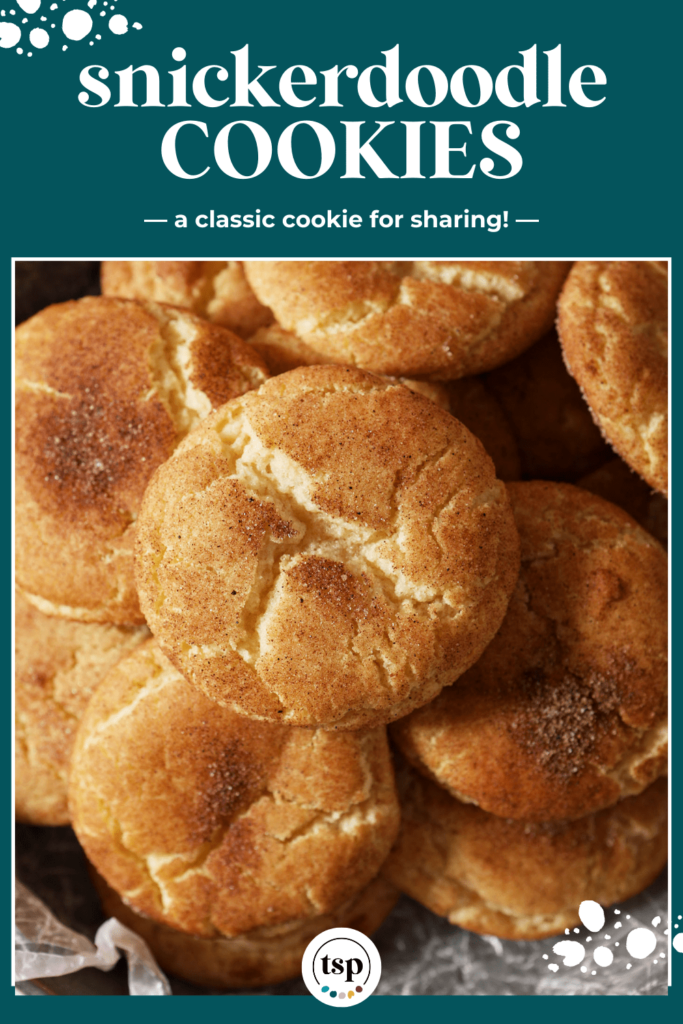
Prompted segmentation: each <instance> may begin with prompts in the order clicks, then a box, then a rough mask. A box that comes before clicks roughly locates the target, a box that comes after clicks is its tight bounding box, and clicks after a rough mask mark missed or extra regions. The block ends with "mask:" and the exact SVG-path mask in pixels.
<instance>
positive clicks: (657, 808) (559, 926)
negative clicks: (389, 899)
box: [382, 770, 667, 939]
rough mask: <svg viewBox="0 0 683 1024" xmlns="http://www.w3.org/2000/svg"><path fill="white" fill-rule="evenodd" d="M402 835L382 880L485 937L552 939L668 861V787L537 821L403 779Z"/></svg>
mask: <svg viewBox="0 0 683 1024" xmlns="http://www.w3.org/2000/svg"><path fill="white" fill-rule="evenodd" d="M398 781H399V792H400V797H401V811H402V819H401V832H400V835H399V838H398V840H397V842H396V845H395V846H394V848H393V850H392V852H391V854H390V855H389V858H388V859H387V861H386V862H385V864H384V867H383V868H382V874H383V875H384V877H385V878H387V879H389V881H391V882H392V883H393V884H394V885H396V886H398V888H399V889H401V890H402V891H403V892H405V893H407V894H408V895H409V896H412V897H413V899H416V900H418V901H419V902H420V903H422V904H424V906H426V907H428V908H429V909H430V910H432V911H433V912H434V913H435V914H440V915H441V916H442V917H446V918H448V920H449V921H450V922H451V924H457V925H460V927H461V928H467V929H469V930H470V931H473V932H480V933H481V934H483V935H497V936H499V937H500V938H501V939H542V938H545V937H546V936H548V935H557V934H560V933H561V932H563V931H564V929H565V928H572V927H573V926H575V925H578V924H579V923H580V922H579V905H580V903H581V902H582V901H583V900H595V901H596V902H598V903H600V904H601V906H603V907H608V906H610V905H611V904H612V903H617V902H619V901H621V900H625V899H628V898H629V897H630V896H635V895H636V893H639V892H641V891H642V890H643V889H645V888H646V887H647V886H648V885H649V884H650V883H651V882H653V881H654V879H655V878H656V877H657V875H658V874H659V872H660V871H661V870H662V868H663V867H664V865H665V863H666V858H667V787H666V780H665V779H659V780H658V781H657V782H655V783H653V784H652V785H651V786H649V787H648V789H646V790H645V791H644V792H643V793H641V794H640V795H639V796H634V797H627V798H626V799H625V800H620V801H619V803H617V804H615V805H614V806H613V807H610V808H609V809H607V810H603V811H600V812H599V813H597V814H590V815H588V816H587V817H584V818H579V819H578V820H577V821H572V822H546V823H542V824H530V823H529V822H525V821H513V820H511V819H505V818H498V817H496V816H495V815H493V814H487V813H486V811H482V810H481V809H480V808H478V807H473V806H472V805H471V804H464V803H461V802H460V801H459V800H456V799H455V798H454V797H452V796H451V795H450V794H449V793H447V792H446V790H444V789H442V788H441V787H440V786H437V785H435V784H434V783H433V782H430V781H429V780H428V779H425V778H422V777H421V776H420V775H418V774H417V773H416V772H413V771H410V770H408V771H404V772H400V773H399V780H398Z"/></svg>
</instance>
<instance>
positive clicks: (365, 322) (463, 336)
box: [244, 260, 569, 380]
mask: <svg viewBox="0 0 683 1024" xmlns="http://www.w3.org/2000/svg"><path fill="white" fill-rule="evenodd" d="M244 268H245V272H246V275H247V279H248V281H249V283H250V285H251V286H252V288H253V290H254V292H255V293H256V296H257V298H258V299H259V300H260V301H261V302H263V303H265V304H266V305H267V306H269V307H270V308H271V309H272V310H273V313H274V315H275V318H276V320H277V325H278V326H277V327H275V328H274V330H273V334H272V338H271V336H270V333H269V329H264V330H262V331H261V332H260V333H259V335H258V336H257V337H256V338H254V339H253V341H254V344H255V345H256V347H257V348H258V349H259V351H261V352H262V353H266V351H267V349H268V348H269V347H271V342H272V349H273V357H274V360H275V361H276V362H277V364H278V366H279V367H280V368H281V369H288V368H290V367H291V366H292V365H301V364H304V363H306V364H312V363H341V364H345V365H351V366H357V367H359V368H362V369H366V370H372V371H374V372H376V373H385V374H391V375H394V376H399V377H400V376H408V377H412V376H417V377H429V378H431V379H433V380H453V379H455V378H458V377H465V376H470V375H472V374H476V373H482V372H483V371H485V370H491V369H493V368H494V367H495V366H499V365H500V364H501V363H504V362H506V361H507V360H508V359H513V358H514V357H515V356H516V355H519V353H520V352H523V351H524V349H525V348H528V346H529V345H531V344H533V342H534V341H537V340H538V338H540V337H541V336H542V335H543V334H544V333H545V331H547V330H548V329H549V328H550V327H551V325H552V322H553V318H554V315H555V300H556V299H557V295H558V293H559V290H560V288H561V286H562V282H563V280H564V278H565V276H566V274H567V271H568V269H569V264H567V263H558V262H541V261H536V262H534V261H529V260H526V261H525V260H509V261H504V260H498V261H490V260H489V261H486V260H477V261H464V262H463V261H457V260H417V261H412V262H410V261H404V262H399V261H393V262H392V261H390V260H371V261H351V260H330V261H314V260H312V261H303V262H302V261H282V260H268V261H259V260H246V261H245V263H244ZM288 336H289V337H288ZM266 359H267V360H268V356H266ZM275 372H278V371H275Z"/></svg>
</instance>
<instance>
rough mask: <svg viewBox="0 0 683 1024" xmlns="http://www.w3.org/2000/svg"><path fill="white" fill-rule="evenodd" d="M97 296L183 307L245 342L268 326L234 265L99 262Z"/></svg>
mask: <svg viewBox="0 0 683 1024" xmlns="http://www.w3.org/2000/svg"><path fill="white" fill-rule="evenodd" d="M101 284H102V294H103V295H113V296H117V297H118V298H122V299H141V300H152V301H153V302H168V303H170V304H171V305H172V306H184V307H186V308H187V309H191V310H192V312H193V313H196V314H197V316H201V317H205V318H206V319H207V320H211V321H212V322H213V323H216V324H220V326H221V327H227V328H228V330H230V331H234V332H235V334H238V335H239V336H240V338H248V337H249V335H250V334H253V333H254V331H257V330H258V329H259V328H260V327H265V326H267V325H268V324H269V323H271V322H272V319H273V315H272V313H271V312H270V310H269V309H267V308H266V307H265V306H262V305H261V303H260V302H259V301H258V299H257V298H256V296H255V295H254V293H253V291H252V290H251V288H250V287H249V285H248V284H247V280H246V278H245V276H244V270H243V269H242V264H241V263H240V262H239V261H238V260H104V262H103V263H102V267H101Z"/></svg>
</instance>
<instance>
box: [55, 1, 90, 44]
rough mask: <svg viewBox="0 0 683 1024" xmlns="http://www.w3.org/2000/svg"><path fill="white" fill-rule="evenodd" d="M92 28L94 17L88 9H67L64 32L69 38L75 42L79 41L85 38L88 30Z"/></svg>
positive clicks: (63, 24)
mask: <svg viewBox="0 0 683 1024" xmlns="http://www.w3.org/2000/svg"><path fill="white" fill-rule="evenodd" d="M91 28H92V18H91V17H90V15H89V14H88V12H87V11H79V10H78V9H77V10H75V11H67V13H66V14H65V15H64V20H63V21H62V32H63V33H64V35H65V36H66V38H67V39H72V40H73V41H74V42H78V40H79V39H85V37H86V36H87V34H88V32H89V31H90V29H91Z"/></svg>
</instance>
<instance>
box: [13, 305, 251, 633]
mask: <svg viewBox="0 0 683 1024" xmlns="http://www.w3.org/2000/svg"><path fill="white" fill-rule="evenodd" d="M266 377H267V373H266V370H265V366H264V364H263V362H262V361H261V359H260V357H259V356H257V355H256V353H255V352H253V351H252V350H251V349H250V348H249V346H248V345H247V344H246V343H245V342H243V341H241V340H240V339H239V338H237V337H235V336H234V335H232V334H230V333H229V332H228V331H226V330H224V329H223V328H221V327H217V326H215V325H214V324H210V323H207V322H206V321H203V320H200V319H199V318H198V317H195V316H193V315H192V314H191V313H188V312H185V311H184V310H178V309H174V308H172V307H170V306H161V305H157V304H156V303H151V302H148V303H138V302H133V301H129V300H126V299H113V298H104V297H89V298H84V299H80V300H79V301H76V302H65V303H62V304H60V305H56V306H49V307H48V308H47V309H45V310H43V311H42V312H41V313H38V314H37V315H36V316H34V317H32V318H31V319H30V320H27V321H26V323H24V324H22V325H21V326H20V327H18V328H17V331H16V439H17V444H16V468H17V473H16V495H17V503H16V508H17V512H16V552H17V583H18V585H19V587H20V588H21V590H22V592H23V593H24V594H25V596H26V597H27V598H28V599H29V600H30V601H32V603H34V604H35V605H36V607H38V608H39V609H40V610H41V611H43V612H46V613H47V614H51V615H60V616H63V617H64V618H72V619H80V620H83V621H91V622H93V621H94V622H117V623H141V622H144V619H143V618H142V615H141V612H140V608H139V604H138V599H137V593H136V590H135V583H134V573H133V540H134V534H135V522H136V519H137V515H138V510H139V507H140V502H141V500H142V495H143V493H144V489H145V487H146V485H147V482H148V480H149V478H150V476H151V475H152V473H153V471H154V470H155V469H156V467H157V466H159V465H160V464H161V463H162V462H164V461H165V460H166V459H167V458H168V457H169V455H170V454H171V453H172V452H173V450H174V449H175V447H176V445H177V444H178V442H179V441H180V440H181V439H182V438H183V437H184V436H185V435H186V434H187V433H188V431H190V430H191V429H192V428H193V427H194V426H195V425H196V424H197V423H198V422H199V421H200V420H201V419H202V418H204V417H205V416H207V415H208V413H210V412H211V410H212V409H213V408H215V407H216V406H218V405H221V404H222V403H223V402H225V401H227V400H228V399H229V398H232V397H234V396H236V395H241V394H243V393H244V392H245V391H248V390H249V389H250V388H254V387H258V385H259V384H261V383H262V382H263V381H264V380H265V379H266Z"/></svg>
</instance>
